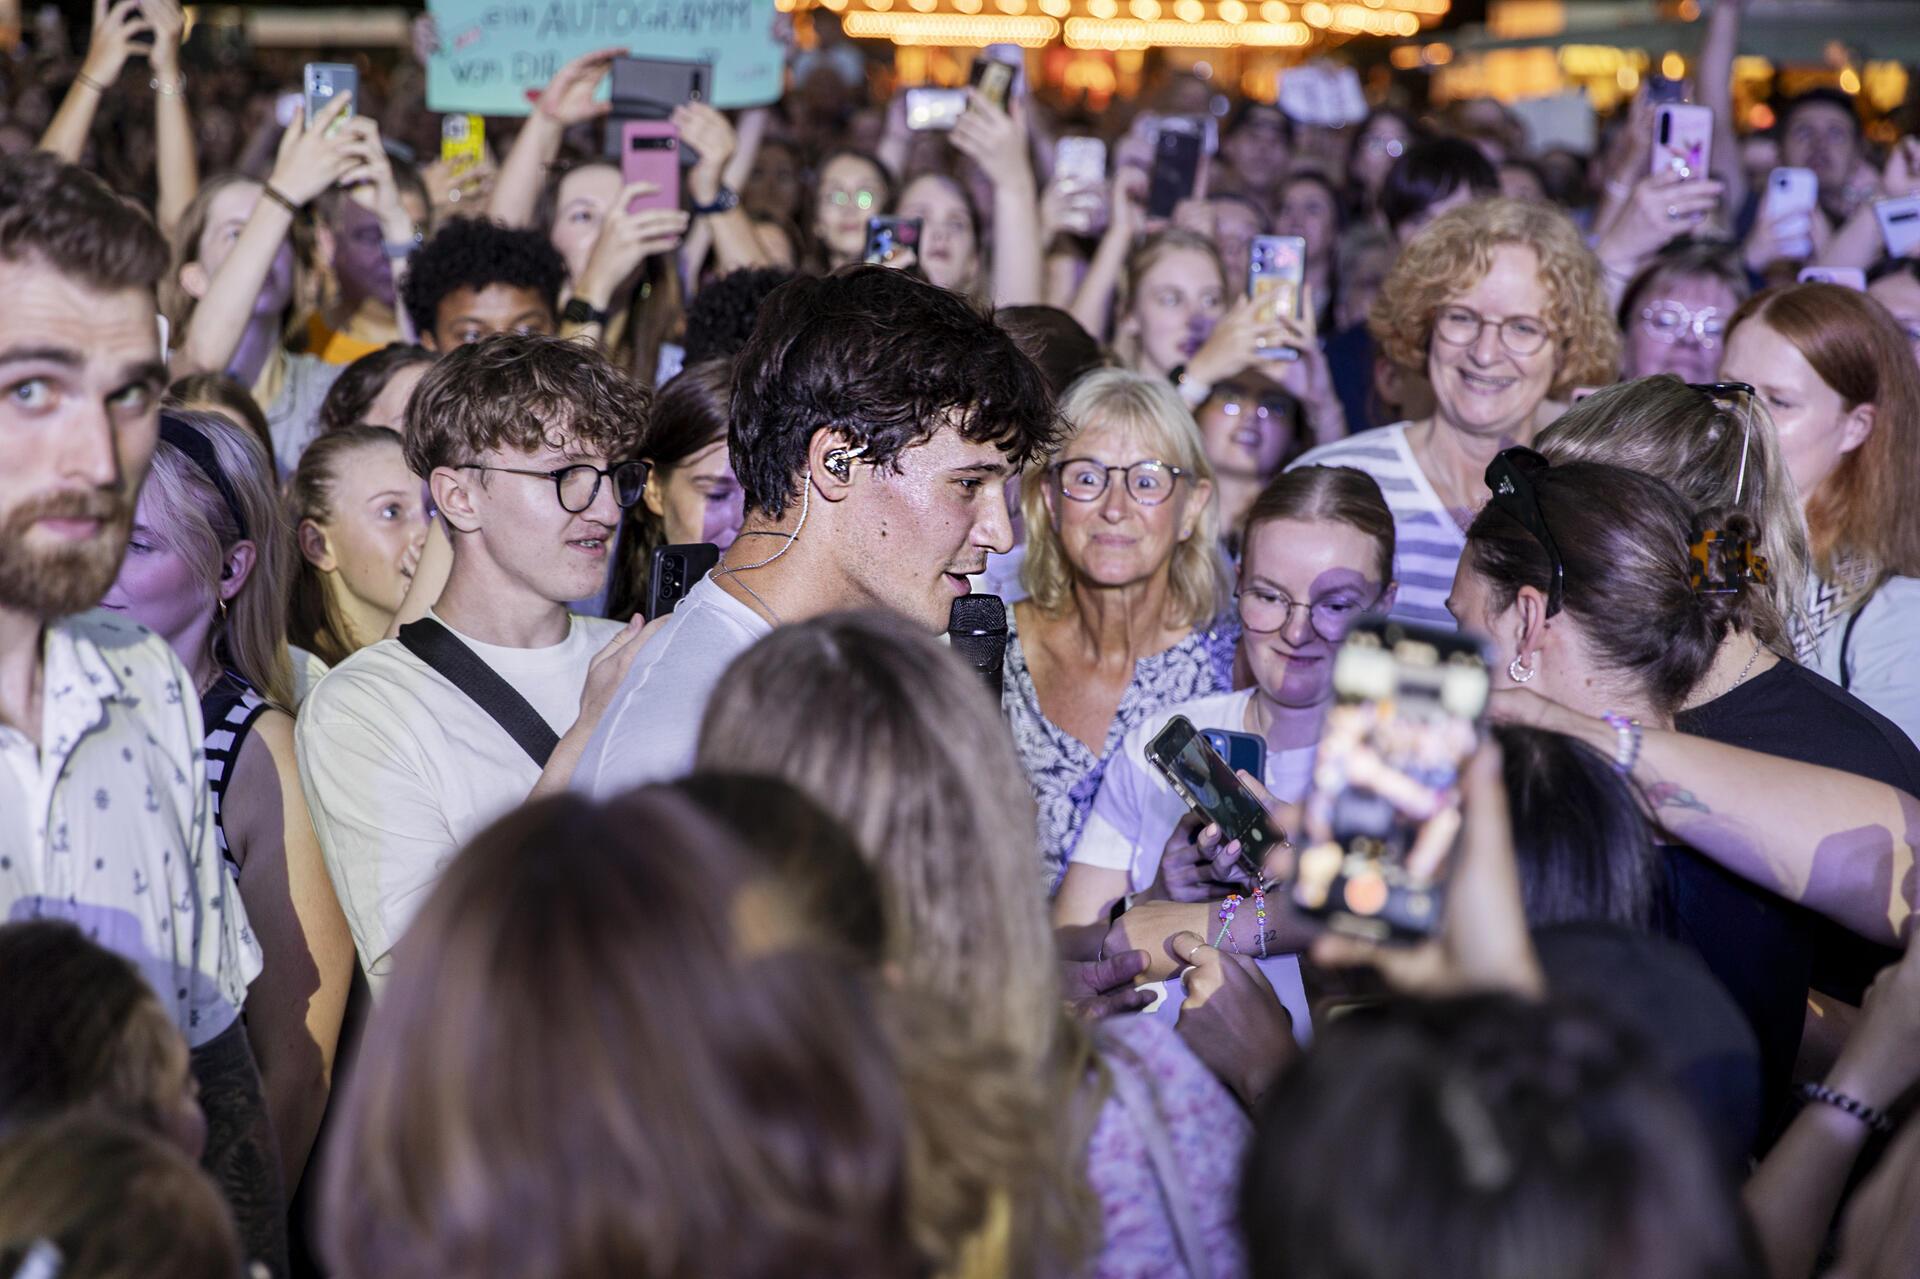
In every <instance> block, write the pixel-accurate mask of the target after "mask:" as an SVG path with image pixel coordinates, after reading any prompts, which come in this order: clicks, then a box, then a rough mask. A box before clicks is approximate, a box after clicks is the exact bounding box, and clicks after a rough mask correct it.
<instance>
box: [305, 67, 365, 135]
mask: <svg viewBox="0 0 1920 1279" xmlns="http://www.w3.org/2000/svg"><path fill="white" fill-rule="evenodd" d="M300 83H301V89H302V92H303V93H304V94H305V97H306V107H307V121H306V122H307V126H308V127H309V128H311V127H312V125H313V122H314V120H315V119H317V118H318V117H319V115H320V113H321V112H322V111H324V110H326V108H327V104H328V103H330V102H332V101H333V100H334V99H335V98H337V97H339V96H341V95H342V94H344V95H346V96H347V97H348V98H353V97H356V96H358V94H359V92H360V73H359V72H358V71H356V70H355V69H354V68H352V67H350V66H348V65H347V64H346V63H344V62H309V63H307V65H306V67H305V69H304V70H303V71H302V72H301V76H300ZM354 109H355V104H354V103H352V102H349V103H348V104H347V108H346V110H345V111H343V112H341V114H340V118H339V119H337V120H335V121H334V122H333V125H332V127H330V128H329V129H328V130H327V132H328V133H329V134H333V133H337V132H339V130H340V126H341V124H342V123H343V122H344V121H345V120H346V118H347V117H348V116H350V115H352V114H353V113H354Z"/></svg>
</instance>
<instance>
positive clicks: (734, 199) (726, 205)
mask: <svg viewBox="0 0 1920 1279" xmlns="http://www.w3.org/2000/svg"><path fill="white" fill-rule="evenodd" d="M739 206H740V193H739V192H738V191H735V190H734V189H733V188H732V187H727V186H723V187H721V188H720V193H719V194H718V195H716V196H714V197H713V203H712V204H696V205H694V206H693V211H694V213H695V214H696V215H704V214H708V213H725V212H727V211H728V210H729V209H735V208H738V207H739Z"/></svg>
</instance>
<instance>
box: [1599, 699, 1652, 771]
mask: <svg viewBox="0 0 1920 1279" xmlns="http://www.w3.org/2000/svg"><path fill="white" fill-rule="evenodd" d="M1600 718H1602V719H1604V720H1605V721H1606V722H1607V727H1608V728H1611V729H1612V730H1613V734H1614V747H1613V771H1614V772H1616V773H1618V774H1620V776H1622V777H1627V776H1630V775H1631V774H1632V773H1633V766H1634V765H1635V764H1637V763H1639V762H1640V745H1641V742H1642V740H1643V735H1642V733H1641V731H1640V721H1639V720H1635V719H1628V718H1627V717H1626V716H1625V715H1621V714H1618V713H1616V712H1614V711H1608V712H1607V713H1606V714H1605V715H1602V716H1601V717H1600Z"/></svg>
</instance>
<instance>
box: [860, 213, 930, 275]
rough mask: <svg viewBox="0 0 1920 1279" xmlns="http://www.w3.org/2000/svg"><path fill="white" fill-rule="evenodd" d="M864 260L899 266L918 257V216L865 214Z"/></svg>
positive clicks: (901, 266) (881, 264)
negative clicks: (898, 216) (899, 216)
mask: <svg viewBox="0 0 1920 1279" xmlns="http://www.w3.org/2000/svg"><path fill="white" fill-rule="evenodd" d="M861 260H862V261H864V262H872V263H877V264H879V265H880V266H894V267H900V268H902V269H905V268H908V267H911V266H913V265H914V264H915V263H916V262H918V261H919V260H920V219H919V218H868V219H867V249H866V252H865V253H864V254H863V255H862V257H861Z"/></svg>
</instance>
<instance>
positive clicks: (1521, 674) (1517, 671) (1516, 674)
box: [1507, 657, 1539, 684]
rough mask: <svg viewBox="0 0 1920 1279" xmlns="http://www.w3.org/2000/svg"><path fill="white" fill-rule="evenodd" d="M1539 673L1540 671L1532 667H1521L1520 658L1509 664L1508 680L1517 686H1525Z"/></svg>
mask: <svg viewBox="0 0 1920 1279" xmlns="http://www.w3.org/2000/svg"><path fill="white" fill-rule="evenodd" d="M1538 673H1539V672H1538V671H1536V670H1534V669H1533V668H1532V667H1530V666H1522V665H1520V659H1519V658H1518V657H1515V658H1514V659H1513V660H1512V661H1511V662H1508V663H1507V678H1508V679H1510V680H1512V681H1513V682H1514V683H1516V684H1524V683H1526V682H1527V681H1528V680H1530V679H1532V678H1533V677H1534V676H1535V675H1537V674H1538Z"/></svg>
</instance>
